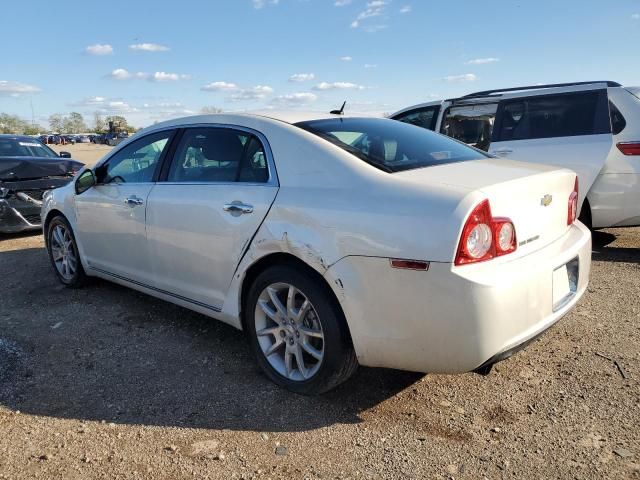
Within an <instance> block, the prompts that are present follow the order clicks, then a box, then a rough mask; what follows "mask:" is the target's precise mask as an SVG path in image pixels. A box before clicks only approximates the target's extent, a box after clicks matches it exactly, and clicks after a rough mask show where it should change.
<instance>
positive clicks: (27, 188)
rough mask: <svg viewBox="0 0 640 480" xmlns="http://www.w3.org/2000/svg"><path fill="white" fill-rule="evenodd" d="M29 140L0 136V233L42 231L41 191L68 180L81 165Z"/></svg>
mask: <svg viewBox="0 0 640 480" xmlns="http://www.w3.org/2000/svg"><path fill="white" fill-rule="evenodd" d="M70 156H71V155H70V154H68V153H66V152H62V153H60V155H58V154H56V152H54V151H53V150H51V149H50V148H49V147H47V146H46V145H44V144H43V143H41V142H40V141H39V140H37V139H35V138H32V137H22V136H15V135H0V233H16V232H23V231H27V230H39V229H40V228H42V224H41V221H40V207H41V206H42V197H43V195H44V192H46V191H47V190H51V189H53V188H58V187H62V186H63V185H66V184H67V183H69V182H70V181H71V179H72V178H73V176H74V175H75V174H76V172H77V171H78V170H80V169H81V168H82V167H83V166H84V164H82V163H80V162H76V161H75V160H71V159H70V158H69V157H70Z"/></svg>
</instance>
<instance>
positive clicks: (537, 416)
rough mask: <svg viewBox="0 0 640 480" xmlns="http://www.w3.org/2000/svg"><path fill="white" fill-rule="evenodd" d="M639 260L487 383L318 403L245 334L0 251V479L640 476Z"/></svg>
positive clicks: (373, 377)
mask: <svg viewBox="0 0 640 480" xmlns="http://www.w3.org/2000/svg"><path fill="white" fill-rule="evenodd" d="M81 147H82V146H79V147H78V148H81ZM67 148H68V147H67ZM639 247H640V229H623V230H611V231H608V232H601V233H598V234H597V237H596V246H595V248H594V264H593V270H592V277H591V286H590V288H589V292H588V294H587V295H586V296H585V298H583V300H582V301H581V302H580V304H579V306H578V307H577V308H576V309H575V311H573V312H572V313H571V314H570V315H568V316H567V317H565V318H564V319H563V320H562V321H561V322H560V323H559V324H558V325H557V326H556V327H555V328H553V329H552V330H551V331H549V332H548V333H547V334H546V335H545V336H543V337H542V339H541V340H539V341H537V342H536V343H534V344H532V345H530V346H529V348H528V349H527V350H525V351H523V352H520V353H519V354H518V355H517V356H515V357H513V358H511V359H509V360H507V361H505V362H503V363H501V364H500V365H498V366H497V368H495V369H494V371H493V372H492V373H491V374H490V375H489V376H487V377H481V376H478V375H475V374H467V375H460V376H437V375H426V376H422V375H416V374H411V373H405V372H398V371H388V370H372V369H361V370H360V371H359V373H358V374H357V376H356V378H354V379H353V380H352V381H351V382H349V383H348V384H346V385H344V386H342V387H341V388H339V389H338V390H336V391H334V392H331V393H330V394H327V395H325V396H322V397H320V398H306V397H300V396H295V395H292V394H289V393H287V392H286V391H283V390H280V389H279V388H277V387H275V386H274V385H272V384H271V383H270V382H269V381H268V380H267V379H266V378H265V377H264V376H263V375H262V374H261V373H260V372H259V371H258V368H257V367H256V364H255V363H254V361H253V359H252V358H251V356H250V352H249V350H248V348H247V346H246V344H245V342H244V340H243V336H242V334H241V333H240V332H237V331H235V330H233V329H232V328H230V327H227V326H225V325H222V324H218V323H216V322H214V321H210V320H209V319H207V318H205V317H203V316H200V315H197V314H195V313H191V312H189V311H187V310H184V309H181V308H179V307H176V306H172V305H170V304H167V303H164V302H161V301H158V300H155V299H153V298H150V297H147V296H145V295H142V294H139V293H136V292H133V291H131V290H127V289H125V288H121V287H118V286H115V285H112V284H109V283H106V282H102V281H96V282H94V284H93V285H91V286H89V287H87V288H85V289H83V290H77V291H73V290H67V289H64V288H62V287H61V286H60V285H59V284H58V283H57V281H56V279H55V278H54V275H53V272H52V271H51V268H50V266H49V264H48V261H47V259H46V257H45V252H44V250H43V247H42V241H41V239H40V237H39V236H21V237H12V238H8V237H4V238H0V278H2V283H3V288H2V289H1V290H0V478H9V479H18V478H44V479H53V478H64V479H88V478H108V479H112V478H138V479H161V478H171V479H174V478H198V479H201V478H211V479H218V478H220V479H223V478H224V479H226V478H237V479H239V478H246V479H248V478H272V479H275V478H296V479H303V478H312V479H316V478H323V479H333V478H353V479H356V478H372V479H377V478H389V479H396V478H416V479H417V478H456V479H460V478H461V479H479V478H491V479H493V478H547V479H550V478H562V479H565V478H566V479H574V478H580V479H581V478H606V479H614V478H615V479H620V478H640V438H639V436H638V432H639V427H640V389H639V382H638V381H639V380H640V348H639V345H640V248H639Z"/></svg>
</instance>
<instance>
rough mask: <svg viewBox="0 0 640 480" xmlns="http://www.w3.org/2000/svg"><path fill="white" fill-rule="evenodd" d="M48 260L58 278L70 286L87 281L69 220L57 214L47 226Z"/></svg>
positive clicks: (75, 286) (80, 284)
mask: <svg viewBox="0 0 640 480" xmlns="http://www.w3.org/2000/svg"><path fill="white" fill-rule="evenodd" d="M47 250H48V253H49V260H50V261H51V265H52V266H53V271H54V272H55V273H56V276H57V277H58V280H60V282H61V283H62V284H63V285H65V286H67V287H70V288H79V287H81V286H83V285H84V284H85V283H86V281H87V276H86V274H85V271H84V268H83V267H82V262H81V261H80V252H79V251H78V245H77V243H76V238H75V236H74V235H73V230H72V229H71V225H69V222H67V220H66V219H65V218H64V217H63V216H61V215H58V216H56V217H54V218H53V219H52V220H51V221H50V222H49V225H48V226H47Z"/></svg>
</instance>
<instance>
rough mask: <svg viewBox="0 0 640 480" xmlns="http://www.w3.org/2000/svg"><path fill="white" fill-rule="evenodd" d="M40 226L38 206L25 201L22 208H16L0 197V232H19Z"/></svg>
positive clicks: (38, 228)
mask: <svg viewBox="0 0 640 480" xmlns="http://www.w3.org/2000/svg"><path fill="white" fill-rule="evenodd" d="M41 228H42V221H41V219H40V207H38V206H35V205H31V204H28V203H26V202H25V205H24V208H21V207H19V208H16V205H12V204H10V203H9V202H8V201H7V200H4V199H0V233H19V232H25V231H29V230H40V229H41Z"/></svg>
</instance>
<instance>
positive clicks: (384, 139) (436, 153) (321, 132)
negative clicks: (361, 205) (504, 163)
mask: <svg viewBox="0 0 640 480" xmlns="http://www.w3.org/2000/svg"><path fill="white" fill-rule="evenodd" d="M296 126H298V127H300V128H303V129H304V130H307V131H309V132H311V133H314V134H316V135H318V136H319V137H322V138H324V139H325V140H327V141H329V142H331V143H333V144H334V145H337V146H338V147H340V148H342V149H343V150H346V151H347V152H349V153H351V154H353V155H355V156H356V157H358V158H360V159H361V160H364V161H365V162H367V163H369V164H371V165H373V166H375V167H377V168H379V169H381V170H384V171H386V172H390V173H391V172H399V171H402V170H411V169H414V168H423V167H431V166H433V165H443V164H446V163H454V162H462V161H466V160H479V159H483V158H487V156H486V155H484V154H482V153H480V152H479V151H477V150H475V149H473V148H470V147H467V146H466V145H463V144H462V143H460V142H456V141H455V140H451V139H450V138H447V137H445V136H443V135H439V134H437V133H434V132H431V131H429V130H426V129H424V128H420V127H416V126H414V125H409V124H407V123H403V122H398V121H395V120H388V119H383V118H331V119H326V120H313V121H309V122H301V123H297V124H296Z"/></svg>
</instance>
